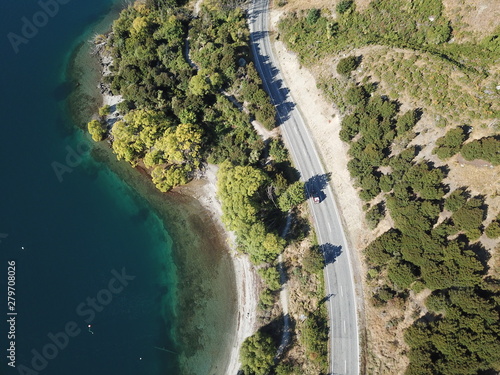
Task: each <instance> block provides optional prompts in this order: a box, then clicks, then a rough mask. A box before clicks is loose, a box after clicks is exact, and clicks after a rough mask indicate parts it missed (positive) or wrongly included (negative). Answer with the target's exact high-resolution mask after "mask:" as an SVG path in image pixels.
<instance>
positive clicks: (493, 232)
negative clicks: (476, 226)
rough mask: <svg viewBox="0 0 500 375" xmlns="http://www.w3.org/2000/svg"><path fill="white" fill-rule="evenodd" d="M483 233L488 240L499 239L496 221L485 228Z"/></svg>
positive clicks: (499, 229) (499, 231) (499, 226)
mask: <svg viewBox="0 0 500 375" xmlns="http://www.w3.org/2000/svg"><path fill="white" fill-rule="evenodd" d="M484 233H485V234H486V236H488V238H498V237H500V222H499V221H498V220H493V221H492V222H491V223H490V225H488V226H487V227H486V230H485V232H484Z"/></svg>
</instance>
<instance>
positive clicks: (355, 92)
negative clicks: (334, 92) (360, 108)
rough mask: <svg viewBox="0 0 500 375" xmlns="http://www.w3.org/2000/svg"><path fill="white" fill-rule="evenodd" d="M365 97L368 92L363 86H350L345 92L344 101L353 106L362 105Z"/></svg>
mask: <svg viewBox="0 0 500 375" xmlns="http://www.w3.org/2000/svg"><path fill="white" fill-rule="evenodd" d="M367 97H368V93H367V92H366V90H365V88H364V87H363V86H352V87H350V88H349V89H348V90H347V92H346V93H345V100H346V102H347V103H348V104H351V105H354V106H357V105H364V104H365V103H366V98H367Z"/></svg>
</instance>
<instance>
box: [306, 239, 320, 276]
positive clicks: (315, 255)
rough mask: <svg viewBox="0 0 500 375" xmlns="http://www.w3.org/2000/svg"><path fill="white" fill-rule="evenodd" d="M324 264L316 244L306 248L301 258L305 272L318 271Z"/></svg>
mask: <svg viewBox="0 0 500 375" xmlns="http://www.w3.org/2000/svg"><path fill="white" fill-rule="evenodd" d="M324 265H325V261H324V258H323V254H321V253H320V251H319V248H318V246H312V247H310V248H309V249H307V250H306V253H305V254H304V258H303V260H302V267H303V268H304V271H306V272H307V273H311V274H314V273H318V272H320V271H321V270H322V269H323V267H324Z"/></svg>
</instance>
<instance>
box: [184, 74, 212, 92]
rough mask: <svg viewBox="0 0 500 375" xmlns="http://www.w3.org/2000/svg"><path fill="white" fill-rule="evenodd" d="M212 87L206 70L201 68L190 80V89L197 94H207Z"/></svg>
mask: <svg viewBox="0 0 500 375" xmlns="http://www.w3.org/2000/svg"><path fill="white" fill-rule="evenodd" d="M210 87H211V86H210V83H209V81H208V79H207V76H206V72H204V71H202V70H199V71H198V74H197V75H195V76H193V77H192V78H191V80H190V81H189V90H190V91H191V92H192V93H193V94H194V95H197V96H203V95H205V94H207V93H208V92H209V91H210Z"/></svg>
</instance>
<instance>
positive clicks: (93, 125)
mask: <svg viewBox="0 0 500 375" xmlns="http://www.w3.org/2000/svg"><path fill="white" fill-rule="evenodd" d="M87 128H88V131H89V133H90V135H91V136H92V139H93V140H94V141H96V142H100V141H102V140H103V139H104V136H105V135H106V127H105V126H104V125H103V124H101V122H100V121H98V120H92V121H90V122H89V123H88V124H87Z"/></svg>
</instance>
